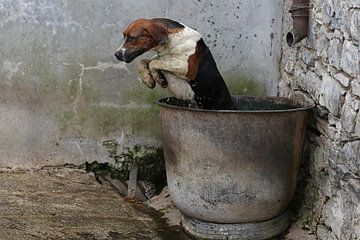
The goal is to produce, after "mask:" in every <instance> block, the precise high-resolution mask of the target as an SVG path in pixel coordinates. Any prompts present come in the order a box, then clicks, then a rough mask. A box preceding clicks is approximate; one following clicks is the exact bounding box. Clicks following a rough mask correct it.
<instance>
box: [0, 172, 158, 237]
mask: <svg viewBox="0 0 360 240" xmlns="http://www.w3.org/2000/svg"><path fill="white" fill-rule="evenodd" d="M0 216H1V217H0V239H1V240H12V239H14V240H15V239H16V240H33V239H34V240H35V239H54V240H55V239H68V240H80V239H89V240H90V239H91V240H115V239H160V236H159V235H158V233H157V232H156V228H157V227H156V225H155V221H154V219H153V218H152V217H150V216H149V215H147V214H145V213H142V212H141V211H139V210H136V209H135V208H133V206H132V205H131V204H130V203H128V202H126V201H125V200H123V199H122V198H120V197H119V196H118V195H117V194H116V193H115V192H114V191H113V190H112V189H111V188H110V187H108V186H105V185H100V184H99V183H98V182H97V181H96V180H95V178H94V176H93V175H91V174H88V173H86V172H85V171H82V170H78V169H67V168H49V169H43V170H40V171H33V172H28V171H2V172H1V173H0Z"/></svg>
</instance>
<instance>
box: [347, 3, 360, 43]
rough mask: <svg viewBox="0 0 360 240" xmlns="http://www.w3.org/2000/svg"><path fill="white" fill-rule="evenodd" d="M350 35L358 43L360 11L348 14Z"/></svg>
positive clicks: (356, 10)
mask: <svg viewBox="0 0 360 240" xmlns="http://www.w3.org/2000/svg"><path fill="white" fill-rule="evenodd" d="M349 24H350V33H351V36H352V38H353V39H354V40H356V41H359V37H360V36H359V35H360V10H359V9H355V10H353V11H351V14H350V22H349Z"/></svg>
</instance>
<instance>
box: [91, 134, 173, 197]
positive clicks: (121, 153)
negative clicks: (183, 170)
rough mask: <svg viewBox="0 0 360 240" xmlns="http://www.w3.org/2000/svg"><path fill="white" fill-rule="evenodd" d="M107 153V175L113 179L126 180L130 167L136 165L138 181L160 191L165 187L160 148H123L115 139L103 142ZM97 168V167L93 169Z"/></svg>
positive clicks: (162, 157) (163, 161)
mask: <svg viewBox="0 0 360 240" xmlns="http://www.w3.org/2000/svg"><path fill="white" fill-rule="evenodd" d="M103 146H104V147H105V148H106V149H107V150H108V152H109V158H110V163H109V173H110V175H111V176H112V177H113V178H121V179H125V180H127V179H128V178H129V173H130V166H131V165H132V164H133V163H136V164H137V165H138V166H139V172H138V180H139V181H147V182H151V183H153V184H154V185H155V188H156V189H158V190H159V191H161V189H163V187H164V186H166V173H165V159H164V153H163V150H162V148H158V147H150V146H142V145H139V144H136V145H134V146H133V147H126V148H123V147H122V146H120V145H119V143H118V142H117V141H116V140H115V139H111V140H107V141H104V142H103ZM94 166H95V168H97V167H96V166H97V165H93V167H94Z"/></svg>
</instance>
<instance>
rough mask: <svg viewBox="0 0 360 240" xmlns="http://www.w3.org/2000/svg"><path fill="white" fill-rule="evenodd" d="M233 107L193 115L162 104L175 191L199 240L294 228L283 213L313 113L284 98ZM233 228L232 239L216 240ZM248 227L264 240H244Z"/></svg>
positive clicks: (248, 100) (245, 100)
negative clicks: (309, 116) (264, 226)
mask: <svg viewBox="0 0 360 240" xmlns="http://www.w3.org/2000/svg"><path fill="white" fill-rule="evenodd" d="M233 99H234V102H235V105H236V106H237V110H220V111H219V110H216V111H215V110H202V109H193V108H188V107H186V104H185V103H184V102H182V101H179V100H177V99H175V98H164V99H161V100H159V101H158V103H159V105H160V117H161V129H162V136H163V147H164V152H165V161H166V173H167V181H168V188H169V192H170V195H171V197H172V200H173V201H174V203H175V205H176V206H177V207H178V208H179V209H180V211H181V212H182V214H183V215H184V219H183V225H184V228H185V230H187V231H188V232H190V233H191V234H192V235H194V236H197V237H202V238H208V239H264V238H267V237H271V236H273V235H276V234H278V233H280V232H281V231H283V230H285V229H286V227H287V225H288V219H287V217H286V216H285V215H284V212H285V210H286V209H287V207H288V205H289V203H290V201H291V200H292V198H293V195H294V192H295V187H296V179H297V172H298V169H299V165H300V158H301V152H302V145H303V140H304V133H305V125H306V124H305V123H306V119H307V115H308V110H309V109H310V108H311V107H312V106H309V105H306V104H303V103H301V102H299V101H295V100H291V99H287V98H279V97H248V96H233ZM276 218H279V219H277V220H276ZM274 219H275V220H276V221H275V222H276V223H272V222H274ZM279 222H280V223H279ZM207 223H208V224H207ZM254 223H255V225H256V226H255V228H254V227H251V226H252V225H254ZM258 223H267V224H268V225H269V224H270V225H273V227H272V228H273V229H272V230H271V231H268V233H266V231H265V230H264V229H262V230H261V226H260V225H261V224H260V225H259V224H258ZM211 224H213V225H214V226H213V225H212V226H210V225H211ZM234 224H235V225H234ZM249 224H250V225H249ZM251 224H252V225H251ZM227 226H229V227H230V228H229V229H232V230H231V231H232V233H229V232H225V233H224V234H225V235H227V238H221V234H220V235H219V236H218V237H212V236H213V235H214V234H215V235H216V231H220V230H221V229H222V230H221V231H226V228H227ZM246 226H247V227H249V226H250V228H251V229H253V231H254V232H258V231H263V232H264V231H265V233H264V234H263V235H261V234H260V235H259V236H257V235H256V234H255V233H254V234H255V235H254V234H252V235H251V234H250V235H249V234H248V235H246V234H245V235H246V236H245V235H243V236H240V235H239V234H238V233H237V232H238V231H237V230H236V229H235V230H234V227H235V228H236V227H238V229H239V231H240V230H241V228H243V227H245V228H246ZM259 226H260V229H259ZM208 228H209V229H210V230H209V229H208ZM216 228H219V229H220V230H219V229H217V230H216ZM266 228H267V229H270V228H271V227H270V228H269V226H266ZM207 229H208V230H209V231H208V230H207ZM211 229H212V230H211ZM214 229H215V230H214ZM224 229H225V230H224ZM251 229H250V230H251ZM228 231H230V230H228ZM241 231H242V230H241ZM241 231H240V232H241ZM247 231H248V230H247ZM251 231H252V230H251ZM229 236H230V237H229ZM231 236H233V238H231Z"/></svg>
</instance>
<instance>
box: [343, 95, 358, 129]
mask: <svg viewBox="0 0 360 240" xmlns="http://www.w3.org/2000/svg"><path fill="white" fill-rule="evenodd" d="M352 101H354V99H353V98H352V97H351V95H350V94H347V95H346V97H345V102H344V105H343V107H342V110H341V120H340V121H341V127H342V130H345V131H346V132H347V133H353V132H354V129H355V119H356V115H357V111H356V110H354V109H353V108H352Z"/></svg>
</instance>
